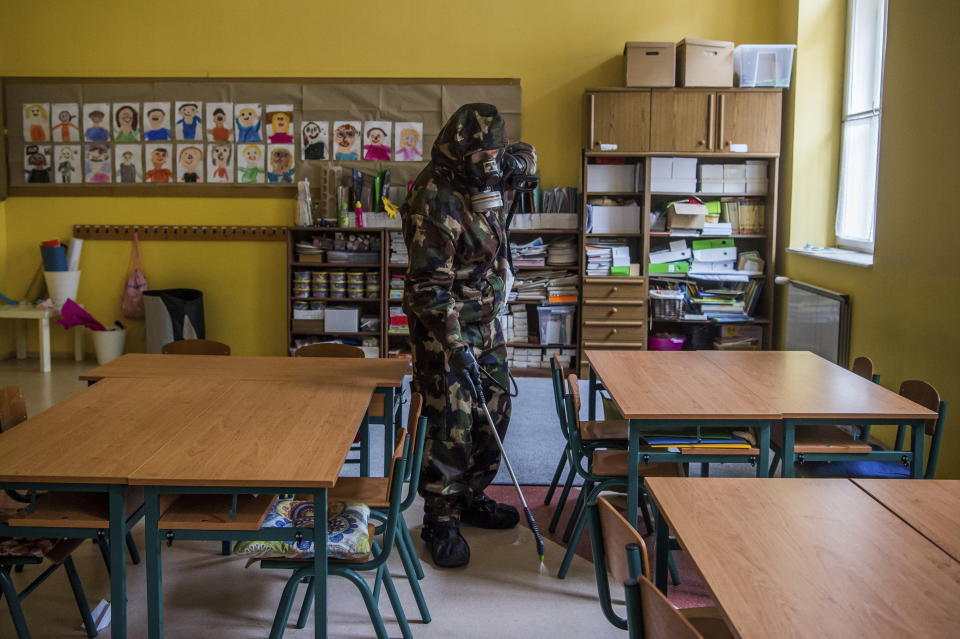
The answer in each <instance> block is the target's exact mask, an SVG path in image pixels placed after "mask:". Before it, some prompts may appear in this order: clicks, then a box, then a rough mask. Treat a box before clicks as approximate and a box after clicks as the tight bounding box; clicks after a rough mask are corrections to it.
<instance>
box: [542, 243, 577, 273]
mask: <svg viewBox="0 0 960 639" xmlns="http://www.w3.org/2000/svg"><path fill="white" fill-rule="evenodd" d="M576 263H577V244H576V242H575V241H574V239H573V238H572V237H566V238H562V239H557V240H553V241H552V242H550V244H549V246H548V247H547V266H573V265H575V264H576Z"/></svg>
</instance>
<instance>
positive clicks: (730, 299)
mask: <svg viewBox="0 0 960 639" xmlns="http://www.w3.org/2000/svg"><path fill="white" fill-rule="evenodd" d="M762 290H763V280H762V279H751V280H749V281H747V282H735V283H730V284H729V285H727V286H725V287H723V288H710V289H703V288H701V287H700V286H699V285H698V284H697V283H696V282H688V283H687V296H688V299H689V300H690V303H691V304H692V305H693V307H694V309H695V311H699V313H694V314H691V315H686V316H684V319H709V320H713V321H715V322H742V321H748V320H751V319H753V314H754V312H756V308H757V304H758V303H759V301H760V292H761V291H762Z"/></svg>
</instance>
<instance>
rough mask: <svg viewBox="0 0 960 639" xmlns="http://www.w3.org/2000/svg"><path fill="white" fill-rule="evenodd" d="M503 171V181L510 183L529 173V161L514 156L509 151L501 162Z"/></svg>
mask: <svg viewBox="0 0 960 639" xmlns="http://www.w3.org/2000/svg"><path fill="white" fill-rule="evenodd" d="M500 166H501V171H502V172H503V181H504V182H505V183H509V182H510V178H512V177H517V176H521V175H526V173H527V161H526V160H525V159H524V158H523V156H520V155H514V154H513V153H510V151H509V150H507V151H506V152H505V153H504V154H503V159H502V160H501V161H500Z"/></svg>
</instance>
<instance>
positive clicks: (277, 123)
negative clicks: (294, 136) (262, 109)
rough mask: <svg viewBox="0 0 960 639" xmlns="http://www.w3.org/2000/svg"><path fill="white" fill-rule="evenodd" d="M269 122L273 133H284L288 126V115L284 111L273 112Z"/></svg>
mask: <svg viewBox="0 0 960 639" xmlns="http://www.w3.org/2000/svg"><path fill="white" fill-rule="evenodd" d="M270 122H271V123H272V124H273V130H274V132H275V133H286V132H287V130H288V129H289V128H290V116H289V115H288V114H286V113H274V114H273V118H272V119H271V120H270Z"/></svg>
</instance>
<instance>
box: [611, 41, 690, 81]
mask: <svg viewBox="0 0 960 639" xmlns="http://www.w3.org/2000/svg"><path fill="white" fill-rule="evenodd" d="M676 50H677V47H676V45H675V44H674V43H673V42H627V43H626V44H625V45H624V46H623V58H624V64H625V65H626V69H627V72H626V85H627V86H628V87H672V86H674V85H675V83H676V78H677V71H676V65H677V53H676Z"/></svg>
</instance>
